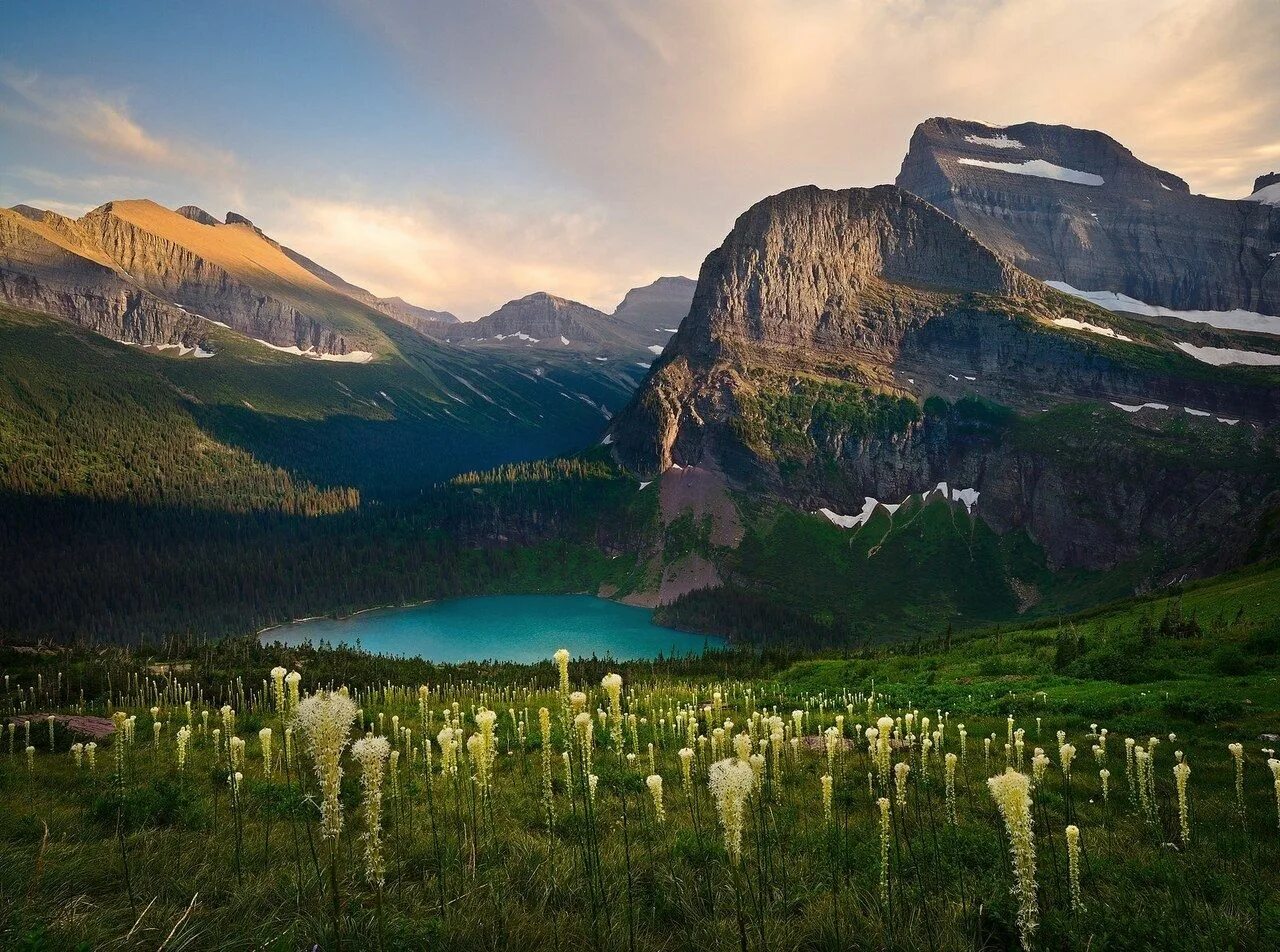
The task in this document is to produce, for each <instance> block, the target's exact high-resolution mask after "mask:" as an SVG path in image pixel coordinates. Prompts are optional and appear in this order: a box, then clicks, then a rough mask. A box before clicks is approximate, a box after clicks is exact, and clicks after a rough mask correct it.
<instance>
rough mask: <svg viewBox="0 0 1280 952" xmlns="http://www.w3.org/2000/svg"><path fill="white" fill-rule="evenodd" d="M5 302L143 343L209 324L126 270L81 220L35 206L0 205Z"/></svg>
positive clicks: (165, 340) (175, 338)
mask: <svg viewBox="0 0 1280 952" xmlns="http://www.w3.org/2000/svg"><path fill="white" fill-rule="evenodd" d="M0 302H8V303H10V304H13V305H16V306H18V307H24V308H29V309H32V310H39V311H44V312H46V313H49V314H56V315H57V316H59V317H61V318H64V319H65V320H69V321H73V322H75V323H77V324H80V325H81V326H83V327H87V328H89V329H90V330H93V331H96V332H97V333H99V334H103V335H105V336H107V337H111V338H113V339H116V340H129V341H132V342H134V343H138V344H148V345H150V344H176V343H182V344H186V343H190V342H194V340H195V339H197V338H198V337H199V335H200V330H201V329H200V327H199V326H198V325H199V322H198V320H197V319H196V318H194V317H193V316H191V315H189V314H187V313H186V312H185V311H184V310H183V309H182V308H180V307H177V306H175V305H174V304H172V303H171V302H170V301H168V300H164V299H161V298H158V297H156V296H155V295H153V294H151V293H150V292H149V291H147V290H145V289H144V288H143V287H142V286H140V285H139V284H138V283H137V282H135V281H134V280H133V278H131V277H130V276H129V275H128V274H126V273H125V272H124V271H123V270H121V268H120V267H119V265H118V264H117V263H116V262H115V261H113V260H112V259H111V257H110V256H109V255H107V253H106V252H105V251H104V250H103V249H102V248H101V247H100V246H99V245H98V244H97V242H95V241H93V240H92V239H91V238H90V237H89V236H88V235H87V234H85V233H84V232H83V231H82V230H81V229H80V228H79V226H78V225H77V224H76V222H74V221H72V220H71V219H69V218H64V217H63V216H61V215H58V214H55V213H54V212H47V211H41V210H40V209H35V208H31V207H30V206H27V205H19V206H16V207H15V208H12V209H7V208H0Z"/></svg>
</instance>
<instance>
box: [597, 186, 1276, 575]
mask: <svg viewBox="0 0 1280 952" xmlns="http://www.w3.org/2000/svg"><path fill="white" fill-rule="evenodd" d="M1133 174H1134V175H1135V176H1139V173H1138V172H1137V171H1135V172H1134V173H1133ZM1156 181H1157V183H1158V182H1159V181H1160V179H1159V177H1158V176H1157V177H1156ZM1110 319H1111V318H1110V316H1109V315H1108V314H1107V312H1105V311H1102V310H1100V309H1097V308H1094V307H1093V306H1091V305H1088V304H1085V303H1083V302H1079V301H1077V300H1075V299H1074V298H1069V297H1067V296H1065V295H1060V294H1058V293H1057V292H1055V291H1052V290H1050V289H1048V288H1046V287H1045V286H1044V285H1043V284H1042V283H1041V282H1040V281H1037V280H1035V279H1033V278H1031V277H1029V276H1028V275H1026V274H1025V273H1023V272H1022V271H1020V270H1019V269H1018V268H1016V267H1015V266H1014V265H1013V264H1012V262H1011V261H1010V260H1009V259H1008V258H1007V257H1005V256H1004V255H1002V254H999V253H997V252H995V251H993V250H991V249H990V248H988V247H986V246H985V245H984V244H983V243H982V242H980V241H979V240H978V239H977V237H975V235H974V234H973V233H972V232H970V231H969V230H968V229H967V228H965V227H964V226H963V225H961V224H959V223H957V222H956V221H955V220H954V219H952V218H950V217H948V216H947V215H945V214H943V213H942V212H940V211H939V210H938V209H937V208H935V207H934V206H933V205H931V204H929V203H927V202H925V201H924V200H922V199H920V198H918V197H916V196H914V195H912V194H910V193H907V192H905V191H903V190H901V189H898V188H895V187H893V186H881V187H878V188H873V189H848V190H844V191H826V190H822V189H818V188H814V187H806V188H799V189H792V190H790V191H788V192H784V193H782V194H780V195H776V196H773V197H771V198H768V199H765V200H764V201H762V202H760V203H759V204H757V205H756V206H754V207H753V208H751V209H750V210H748V211H747V212H746V213H745V214H744V215H742V216H741V217H740V218H739V219H738V221H737V222H736V223H735V225H734V228H733V230H732V231H731V232H730V233H729V235H728V237H727V238H726V239H725V241H724V244H723V245H721V247H720V248H718V249H717V250H715V251H713V252H712V253H711V254H710V255H709V256H708V257H707V259H706V261H705V262H704V264H703V266H702V270H701V272H700V275H699V279H698V286H697V291H696V293H695V295H694V299H693V304H692V308H691V310H690V313H689V315H688V317H687V318H686V319H685V321H684V322H683V324H682V325H681V327H680V331H679V333H678V334H677V335H676V336H675V337H674V338H673V340H672V342H671V343H670V344H669V345H668V347H667V350H666V352H665V353H664V355H663V356H662V358H661V359H660V360H659V361H658V362H657V363H656V364H655V365H654V367H653V369H652V371H651V373H650V375H649V377H648V378H647V379H646V380H645V382H644V384H643V385H642V386H641V388H640V390H639V391H638V392H637V394H636V396H635V397H634V398H633V400H632V402H631V403H630V404H629V406H628V407H627V408H626V409H625V410H624V411H623V412H622V413H620V414H619V415H618V416H617V417H616V418H615V420H614V422H613V424H612V426H611V428H610V435H611V436H612V446H613V448H614V452H615V454H616V456H617V458H618V459H619V460H620V461H621V462H622V463H623V464H624V465H626V466H627V467H629V468H631V469H632V470H633V471H635V472H637V473H638V474H640V475H641V476H642V478H645V479H649V478H654V477H656V476H658V475H660V474H664V473H666V472H667V471H668V470H673V469H674V468H675V467H680V471H683V470H684V469H686V468H688V467H690V466H695V467H700V468H704V469H707V470H710V471H714V472H717V473H722V474H723V475H724V477H725V479H726V480H727V482H728V485H729V487H730V488H731V489H738V490H741V491H745V492H748V493H754V494H760V495H764V496H766V497H771V498H775V499H779V500H782V501H785V502H788V503H791V504H793V505H796V506H798V507H802V508H805V509H807V510H810V511H812V510H816V509H818V508H822V507H827V508H830V509H832V510H833V511H835V512H844V513H853V512H858V511H859V510H860V509H861V508H862V506H863V501H864V499H865V498H867V497H872V498H874V499H883V500H887V501H891V502H896V501H898V500H901V499H903V498H905V497H907V496H908V495H910V494H912V493H919V492H920V491H921V490H924V489H927V488H930V487H932V486H934V485H936V484H937V483H940V482H948V483H950V484H951V485H953V486H965V487H973V488H974V489H976V490H977V491H978V492H979V493H980V494H981V498H982V504H981V507H980V515H981V517H982V518H984V519H986V520H987V521H988V523H989V524H990V525H991V526H992V527H993V528H996V529H997V530H999V531H1001V532H1007V531H1010V530H1026V531H1027V532H1028V533H1029V534H1030V535H1031V536H1032V537H1033V538H1034V539H1035V540H1037V541H1038V542H1039V543H1040V544H1041V545H1042V546H1044V548H1045V550H1046V551H1047V552H1048V554H1049V557H1050V559H1051V561H1052V563H1053V565H1054V566H1056V567H1061V566H1077V567H1082V566H1083V567H1090V568H1107V567H1112V566H1114V565H1116V564H1118V563H1120V562H1124V561H1126V560H1130V559H1135V558H1137V557H1138V555H1139V553H1140V551H1141V550H1143V549H1144V547H1148V546H1158V547H1164V548H1165V549H1166V550H1167V552H1171V553H1176V554H1175V555H1174V556H1173V558H1174V560H1175V561H1177V560H1178V559H1182V560H1183V561H1182V562H1181V563H1179V564H1191V563H1195V564H1198V565H1202V566H1205V565H1209V564H1211V563H1212V564H1215V565H1218V566H1220V565H1221V564H1222V562H1223V561H1226V562H1230V560H1231V559H1232V558H1236V557H1238V556H1239V555H1240V553H1241V552H1242V551H1243V550H1244V549H1245V548H1246V547H1247V546H1248V545H1249V543H1250V541H1251V539H1252V538H1253V536H1254V533H1255V530H1256V525H1257V522H1256V517H1257V514H1258V513H1259V512H1261V511H1263V509H1265V506H1264V505H1263V501H1264V500H1265V499H1267V498H1268V496H1269V494H1271V493H1272V492H1274V491H1275V490H1276V489H1277V473H1280V468H1278V467H1277V466H1276V462H1277V461H1276V460H1275V459H1274V457H1275V454H1276V447H1275V444H1274V441H1273V440H1270V439H1269V438H1263V437H1261V436H1259V434H1260V433H1261V432H1263V430H1265V428H1267V427H1270V426H1273V425H1274V424H1275V422H1276V421H1277V420H1278V419H1280V388H1277V386H1276V385H1277V383H1280V376H1277V375H1276V374H1274V373H1269V372H1259V373H1256V374H1255V373H1253V372H1252V371H1246V372H1238V371H1236V370H1234V369H1231V368H1222V369H1221V370H1216V371H1215V370H1213V369H1210V368H1206V367H1204V366H1202V365H1197V364H1196V363H1195V362H1194V361H1192V360H1190V359H1189V358H1186V357H1185V356H1184V355H1183V354H1181V353H1180V352H1179V351H1177V350H1176V349H1175V348H1174V346H1173V342H1172V341H1171V340H1170V339H1168V338H1166V337H1163V336H1161V334H1160V333H1159V331H1157V330H1147V329H1142V330H1138V329H1135V328H1133V327H1124V328H1120V329H1116V328H1115V327H1112V326H1108V321H1109V320H1110ZM1064 322H1066V323H1065V324H1064ZM1081 326H1084V327H1086V329H1084V330H1082V329H1080V327H1081ZM1087 328H1092V330H1089V329H1087ZM1124 330H1129V331H1131V332H1132V333H1133V334H1134V335H1141V336H1135V337H1134V338H1132V339H1131V338H1130V337H1129V335H1128V334H1124V333H1123V331H1124ZM1107 334H1111V335H1120V336H1119V337H1116V336H1111V337H1108V336H1106V335H1107ZM930 398H941V399H940V400H930ZM1112 401H1114V402H1115V403H1117V404H1123V405H1124V406H1126V407H1133V408H1134V410H1135V412H1126V411H1125V410H1121V409H1117V408H1116V407H1115V406H1113V405H1112ZM1144 403H1154V404H1158V405H1159V406H1160V407H1161V409H1160V410H1147V411H1144V412H1143V413H1141V414H1139V413H1137V412H1136V407H1137V406H1138V405H1141V404H1144ZM1081 404H1083V405H1085V406H1086V407H1088V408H1091V409H1088V410H1084V411H1081V410H1078V409H1076V408H1078V407H1079V406H1080V405H1081ZM1183 408H1189V409H1187V410H1185V411H1184V409H1183ZM1046 410H1049V411H1051V412H1050V414H1049V415H1047V416H1045V415H1043V412H1044V411H1046ZM1207 411H1212V412H1207ZM1082 412H1084V413H1086V414H1089V413H1092V414H1096V419H1095V418H1094V417H1092V416H1090V417H1087V419H1088V421H1089V422H1087V423H1085V422H1082V418H1081V416H1080V414H1081V413H1082ZM1162 413H1163V414H1164V415H1163V416H1162V415H1160V414H1162ZM1219 417H1221V419H1219ZM1224 420H1225V421H1234V422H1223V421H1224ZM1241 420H1245V421H1253V422H1254V423H1256V424H1257V425H1258V429H1254V428H1252V427H1250V426H1249V425H1248V423H1244V424H1242V423H1241V422H1240V421H1241ZM1184 421H1186V422H1184ZM1188 425H1189V426H1191V427H1193V428H1194V427H1203V428H1204V431H1203V432H1202V433H1201V432H1199V431H1197V430H1194V429H1193V430H1192V431H1191V432H1187V427H1188ZM1236 426H1239V427H1240V428H1239V429H1231V430H1230V432H1231V434H1232V440H1234V441H1235V442H1230V441H1229V442H1230V450H1229V454H1228V455H1230V456H1231V459H1232V460H1233V461H1234V462H1233V463H1225V462H1222V461H1216V460H1212V459H1211V456H1212V452H1211V451H1210V450H1208V449H1203V450H1201V449H1200V448H1199V447H1201V446H1202V445H1203V446H1204V447H1208V446H1211V445H1212V446H1219V444H1220V441H1221V440H1222V432H1223V431H1226V430H1228V429H1229V428H1233V427H1236ZM1095 427H1096V428H1099V429H1092V428H1095ZM1129 427H1132V428H1133V430H1132V431H1130V430H1129V429H1128V428H1129ZM1162 440H1163V441H1166V442H1165V443H1161V441H1162ZM1170 447H1178V450H1177V451H1176V452H1174V451H1172V450H1171V449H1170ZM1219 448H1221V447H1219ZM1223 452H1228V451H1227V450H1225V449H1224V450H1223ZM1255 452H1256V453H1257V457H1256V459H1254V458H1253V457H1252V455H1251V454H1253V453H1255ZM1241 460H1245V461H1248V462H1247V465H1244V466H1242V467H1240V468H1238V469H1237V468H1234V467H1235V466H1237V465H1238V464H1239V463H1240V461H1241ZM1264 460H1269V461H1270V462H1269V463H1264V462H1263V461H1264ZM1191 498H1194V499H1197V500H1201V501H1205V500H1208V502H1205V503H1204V504H1203V505H1201V506H1188V505H1187V500H1188V499H1191ZM1251 507H1252V508H1251ZM1206 538H1213V539H1214V546H1212V552H1206V551H1205V546H1204V545H1203V542H1204V540H1205V539H1206Z"/></svg>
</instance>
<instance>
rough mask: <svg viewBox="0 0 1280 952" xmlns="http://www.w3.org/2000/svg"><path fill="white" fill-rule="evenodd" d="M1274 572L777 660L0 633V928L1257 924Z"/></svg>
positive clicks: (367, 943) (1269, 895)
mask: <svg viewBox="0 0 1280 952" xmlns="http://www.w3.org/2000/svg"><path fill="white" fill-rule="evenodd" d="M1275 573H1276V570H1275V569H1266V568H1264V569H1261V570H1255V571H1251V572H1244V573H1239V574H1237V575H1236V576H1228V577H1224V578H1223V579H1222V580H1219V581H1216V582H1213V583H1210V584H1207V585H1201V586H1193V587H1189V588H1188V589H1187V590H1186V591H1184V592H1181V593H1178V594H1176V595H1166V596H1163V597H1161V598H1152V599H1146V600H1141V601H1136V602H1130V603H1125V604H1123V605H1120V606H1117V607H1114V608H1112V609H1110V610H1108V611H1107V612H1099V613H1094V614H1092V615H1090V616H1086V617H1077V618H1074V619H1070V620H1067V621H1064V622H1062V623H1058V624H1054V625H1052V626H1051V625H1048V624H1043V625H1041V626H1039V627H1030V628H1025V629H1021V630H1006V631H999V630H986V631H982V632H972V633H966V634H963V635H957V636H955V637H954V638H952V639H948V641H945V642H944V641H940V642H937V643H929V644H915V645H910V646H903V645H899V646H897V647H895V648H878V649H875V650H874V651H868V653H866V654H863V655H861V656H858V657H845V658H826V659H822V658H818V659H806V660H799V661H795V660H791V659H783V658H778V657H774V658H770V657H764V656H760V655H751V654H749V653H746V652H726V653H723V654H719V655H713V656H708V657H706V658H703V659H686V660H683V661H680V660H658V661H652V662H630V663H625V664H619V665H616V666H614V665H611V664H609V663H608V662H606V661H600V660H598V659H585V660H577V659H575V660H573V661H566V662H564V664H563V667H562V666H561V665H560V663H558V662H555V661H553V660H552V659H548V661H547V662H546V663H544V664H541V665H534V666H518V665H501V664H474V665H467V666H462V667H457V668H444V667H437V666H434V665H430V664H428V663H426V662H422V661H417V660H410V659H389V658H379V657H375V656H370V655H364V654H360V653H358V652H354V651H349V650H344V649H333V648H327V647H319V648H298V649H289V650H287V651H286V650H284V649H273V648H271V647H270V646H260V645H257V644H256V643H250V642H237V641H227V642H219V643H213V644H210V645H204V646H191V645H178V644H172V645H169V646H167V647H164V648H148V649H133V650H128V651H126V650H122V649H117V650H112V651H103V652H93V651H86V650H78V651H77V650H65V651H64V650H59V651H53V650H47V651H44V652H43V653H42V652H41V651H39V650H37V649H29V650H24V651H18V650H15V649H6V650H4V651H3V652H2V653H0V674H3V675H6V678H5V681H4V683H3V690H4V695H3V706H4V707H3V709H4V713H5V714H6V715H7V716H6V720H9V721H10V722H12V723H14V724H15V726H14V727H13V728H12V730H10V729H9V728H8V727H6V729H5V732H4V734H3V735H0V802H2V803H3V807H4V808H3V810H2V811H0V947H4V948H6V949H9V948H12V949H78V948H83V949H144V948H145V949H169V950H175V949H250V948H266V949H302V948H307V949H310V948H313V947H318V948H322V949H338V948H347V949H378V948H386V949H421V948H427V949H434V948H438V949H450V950H453V949H465V950H471V949H475V950H482V949H483V950H499V949H584V948H589V949H609V950H612V949H628V950H629V949H672V950H677V949H707V948H715V949H719V948H725V949H743V950H752V952H754V950H774V949H776V950H783V949H814V950H818V949H911V950H914V949H930V950H944V949H1016V948H1027V949H1077V948H1078V949H1151V948H1160V949H1207V948H1212V949H1226V948H1233V949H1265V948H1273V947H1274V946H1275V942H1276V936H1277V934H1278V932H1277V930H1278V929H1280V901H1278V900H1277V895H1278V894H1280V872H1278V871H1277V870H1278V867H1277V863H1276V859H1277V857H1278V856H1280V813H1278V812H1277V811H1278V807H1280V800H1278V797H1280V775H1278V774H1277V773H1276V771H1277V770H1280V764H1277V763H1275V761H1274V760H1272V758H1274V757H1275V754H1274V751H1273V750H1272V748H1274V747H1276V746H1277V744H1276V742H1275V741H1274V740H1272V739H1267V738H1266V737H1265V735H1266V734H1267V733H1269V732H1274V731H1275V730H1276V729H1277V725H1278V724H1280V687H1278V685H1277V675H1276V672H1277V670H1278V669H1277V665H1276V663H1275V661H1276V657H1275V655H1276V651H1277V648H1278V645H1277V628H1276V623H1275V621H1274V618H1275V614H1274V608H1275V602H1276V600H1277V598H1278V597H1280V596H1278V594H1277V593H1278V592H1280V586H1277V585H1276V579H1275V577H1274V576H1275ZM277 666H278V667H277ZM294 671H296V672H298V674H297V675H296V676H294V675H292V674H288V673H289V672H294ZM277 679H278V680H277ZM544 712H545V713H544ZM51 713H66V714H85V715H93V716H98V717H105V718H111V717H114V720H115V724H116V725H118V727H117V729H116V730H115V731H114V732H113V733H112V734H110V735H108V736H102V737H99V738H98V739H97V740H96V741H95V744H96V746H95V747H94V748H93V750H92V752H90V751H89V750H88V749H87V748H86V746H85V744H86V742H87V736H84V735H80V736H77V735H76V734H74V733H72V732H70V731H68V730H67V728H66V727H65V726H64V724H63V723H61V722H56V723H54V725H53V726H52V727H50V725H49V721H48V715H49V714H51ZM26 715H38V716H34V717H32V718H31V719H30V729H29V734H28V728H27V727H26V723H25V722H23V723H18V722H16V721H14V720H13V718H16V717H22V716H26ZM869 730H871V731H872V732H873V733H871V734H868V731H869ZM268 732H269V733H268ZM77 744H78V745H80V746H78V747H77V746H74V745H77ZM1233 745H1239V746H1233ZM1269 760H1271V763H1270V764H1269V763H1268V761H1269ZM338 768H340V771H339V769H338ZM1104 771H1105V772H1106V785H1105V789H1104V781H1103V772H1104ZM339 774H340V775H339ZM654 778H658V779H654ZM991 778H998V779H996V781H995V784H994V791H993V785H992V784H991V783H990V782H989V780H990V779H991ZM995 793H999V797H998V798H997V796H996V795H995Z"/></svg>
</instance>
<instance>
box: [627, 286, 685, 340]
mask: <svg viewBox="0 0 1280 952" xmlns="http://www.w3.org/2000/svg"><path fill="white" fill-rule="evenodd" d="M696 287H697V282H696V281H694V280H692V279H690V278H684V277H667V278H658V280H656V281H654V282H653V283H652V284H646V285H645V286H644V287H639V288H632V289H631V290H630V291H628V292H627V293H626V296H625V297H623V299H622V301H621V302H620V303H619V304H618V306H617V307H616V308H614V310H613V321H614V323H615V324H617V325H619V326H621V327H627V328H629V329H630V330H631V331H632V333H634V334H636V335H638V336H640V337H644V338H645V339H652V340H653V342H654V344H665V343H666V342H667V341H668V340H670V339H671V335H672V334H674V333H675V332H676V329H677V328H678V327H679V326H680V322H681V321H682V320H684V317H685V315H686V314H688V313H689V305H690V304H692V303H693V292H694V289H695V288H696Z"/></svg>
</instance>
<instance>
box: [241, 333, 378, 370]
mask: <svg viewBox="0 0 1280 952" xmlns="http://www.w3.org/2000/svg"><path fill="white" fill-rule="evenodd" d="M250 340H253V341H256V342H257V343H259V344H261V345H262V346H264V347H270V348H271V349H272V350H278V351H280V353H282V354H293V355H294V356H295V357H307V358H309V359H311V360H331V361H335V362H337V363H343V364H367V363H368V362H369V361H371V360H373V354H371V353H370V352H369V351H367V350H353V351H351V353H349V354H321V353H318V352H317V351H316V349H315V348H314V347H310V348H308V349H307V350H303V349H302V348H301V347H299V346H298V345H297V344H290V345H289V346H288V347H281V346H280V345H279V344H273V343H271V342H270V341H265V340H259V339H258V338H257V337H251V338H250Z"/></svg>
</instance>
